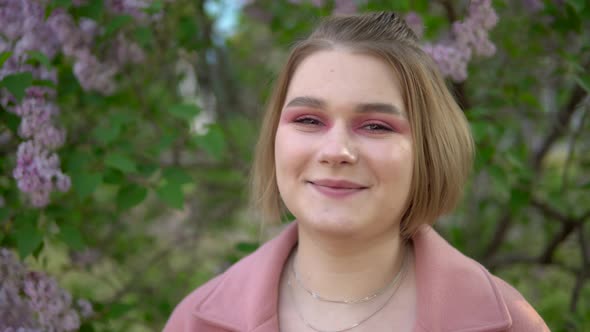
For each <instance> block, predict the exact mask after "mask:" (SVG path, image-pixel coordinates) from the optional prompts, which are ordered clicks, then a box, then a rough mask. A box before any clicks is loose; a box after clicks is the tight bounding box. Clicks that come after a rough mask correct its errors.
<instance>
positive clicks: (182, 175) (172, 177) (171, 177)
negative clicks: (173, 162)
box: [163, 167, 193, 185]
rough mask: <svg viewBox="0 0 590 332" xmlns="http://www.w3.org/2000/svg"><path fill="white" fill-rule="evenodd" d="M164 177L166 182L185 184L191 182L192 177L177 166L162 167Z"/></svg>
mask: <svg viewBox="0 0 590 332" xmlns="http://www.w3.org/2000/svg"><path fill="white" fill-rule="evenodd" d="M163 176H164V179H166V182H167V183H176V184H180V185H182V184H185V183H192V182H193V179H192V178H191V176H190V175H188V173H186V172H185V171H184V170H183V169H181V168H178V167H170V168H166V169H164V175H163Z"/></svg>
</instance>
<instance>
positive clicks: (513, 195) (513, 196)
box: [510, 187, 531, 213]
mask: <svg viewBox="0 0 590 332" xmlns="http://www.w3.org/2000/svg"><path fill="white" fill-rule="evenodd" d="M530 199H531V192H530V191H528V190H523V189H521V188H518V187H517V188H512V191H511V192H510V209H511V211H512V212H513V213H514V212H517V211H518V210H520V209H521V208H522V207H524V206H525V205H527V204H528V203H529V201H530Z"/></svg>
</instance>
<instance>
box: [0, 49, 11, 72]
mask: <svg viewBox="0 0 590 332" xmlns="http://www.w3.org/2000/svg"><path fill="white" fill-rule="evenodd" d="M11 56H12V52H1V53H0V68H2V66H3V65H4V63H5V62H6V60H8V59H10V57H11Z"/></svg>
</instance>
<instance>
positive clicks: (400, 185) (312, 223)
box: [164, 13, 549, 332]
mask: <svg viewBox="0 0 590 332" xmlns="http://www.w3.org/2000/svg"><path fill="white" fill-rule="evenodd" d="M472 155H473V141H472V138H471V135H470V131H469V127H468V124H467V122H466V120H465V117H464V116H463V113H462V111H461V110H460V109H459V107H458V106H457V104H456V103H455V101H454V99H453V97H452V95H451V94H450V93H449V91H448V89H447V88H446V85H445V82H444V80H443V79H442V77H441V75H440V73H439V71H438V69H437V68H436V66H435V65H434V63H433V62H432V61H431V59H430V58H429V57H428V56H427V55H426V54H425V53H424V52H423V51H422V50H421V49H420V47H419V45H418V41H417V39H416V37H415V35H414V34H413V33H412V32H411V30H410V29H409V28H408V27H407V26H406V24H405V23H404V21H403V20H402V19H401V18H400V17H399V16H398V15H396V14H394V13H371V14H364V15H356V16H345V17H333V18H328V19H326V20H324V21H322V22H321V23H320V24H319V26H318V27H317V28H316V30H315V31H314V32H313V33H312V34H311V36H310V37H309V38H307V39H306V40H304V41H302V42H300V43H298V44H297V45H296V46H295V47H294V48H293V50H292V52H291V54H290V56H289V58H288V61H287V64H286V66H285V68H284V70H283V72H282V74H281V76H280V77H279V80H278V82H277V84H276V87H275V91H274V94H273V96H272V99H271V101H270V103H269V107H268V109H267V111H266V114H265V118H264V122H263V125H262V130H261V134H260V140H259V144H258V146H257V154H256V159H255V164H254V169H253V181H252V188H253V190H252V191H253V198H254V200H255V202H257V203H258V206H259V208H260V209H261V211H263V212H264V213H265V215H266V216H267V218H269V219H273V220H279V219H280V216H281V215H282V214H283V213H284V212H286V211H289V212H290V213H291V214H293V215H294V216H295V217H296V221H295V222H292V223H291V224H290V225H289V226H287V228H286V229H285V230H284V231H283V232H282V233H281V234H280V235H279V236H278V237H276V238H275V239H273V240H271V241H270V242H268V243H266V244H265V245H263V246H262V247H261V248H260V249H258V250H257V251H256V252H255V253H253V254H252V255H250V256H248V257H246V258H244V259H243V260H241V261H240V262H238V263H237V264H235V265H234V266H232V267H231V268H230V269H228V270H227V271H226V272H225V273H223V274H222V275H220V276H218V277H216V278H215V279H213V280H211V281H209V282H208V283H206V284H205V285H203V286H201V287H200V288H198V289H197V290H195V291H194V292H193V293H191V294H190V295H189V296H187V297H186V298H185V299H184V300H183V301H182V303H180V304H179V305H178V306H177V308H176V309H175V311H174V313H173V314H172V316H171V317H170V320H169V321H168V324H167V325H166V327H165V329H164V331H166V332H173V331H174V332H189V331H190V332H197V331H199V332H209V331H252V332H254V331H255V332H270V331H279V330H280V331H284V332H291V331H349V330H351V331H414V332H418V331H423V332H426V331H430V332H432V331H471V332H475V331H482V332H483V331H490V332H491V331H514V332H525V331H526V332H530V331H548V330H549V329H548V328H547V326H546V325H545V323H544V322H543V320H542V319H541V318H540V317H539V315H538V314H537V313H536V312H535V310H534V309H533V308H532V307H531V306H530V305H529V304H528V303H527V302H526V301H525V300H524V299H523V297H522V296H521V295H520V294H519V293H518V292H517V291H516V290H515V289H514V288H512V287H511V286H509V285H508V284H506V283H505V282H504V281H502V280H500V279H498V278H497V277H495V276H493V275H491V274H490V273H489V272H488V271H487V270H486V269H485V268H483V267H482V266H481V265H479V264H478V263H477V262H475V261H473V260H471V259H469V258H467V257H465V256H463V255H462V254H461V253H459V252H458V251H457V250H455V249H454V248H452V247H451V246H450V245H449V244H448V243H447V242H446V241H445V240H443V239H442V238H441V237H440V236H439V235H438V234H437V233H436V232H435V231H434V230H433V229H432V228H431V227H430V226H429V225H431V224H433V223H434V222H435V221H436V219H437V218H438V217H440V216H441V215H442V214H444V213H447V212H449V211H452V209H453V208H454V207H455V205H456V203H457V201H458V200H459V198H460V196H461V191H462V189H463V186H464V183H465V181H466V178H467V176H468V174H469V171H470V169H471V164H472Z"/></svg>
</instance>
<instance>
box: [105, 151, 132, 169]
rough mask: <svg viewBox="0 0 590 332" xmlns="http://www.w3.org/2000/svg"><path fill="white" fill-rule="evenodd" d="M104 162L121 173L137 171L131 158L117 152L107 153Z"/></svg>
mask: <svg viewBox="0 0 590 332" xmlns="http://www.w3.org/2000/svg"><path fill="white" fill-rule="evenodd" d="M104 163H105V165H107V166H109V167H111V168H114V169H118V170H120V171H121V172H123V173H134V172H136V171H137V167H136V165H135V162H134V161H133V160H132V159H131V158H129V157H128V156H126V155H124V154H121V153H117V152H112V153H110V154H108V155H107V156H106V157H105V160H104Z"/></svg>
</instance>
